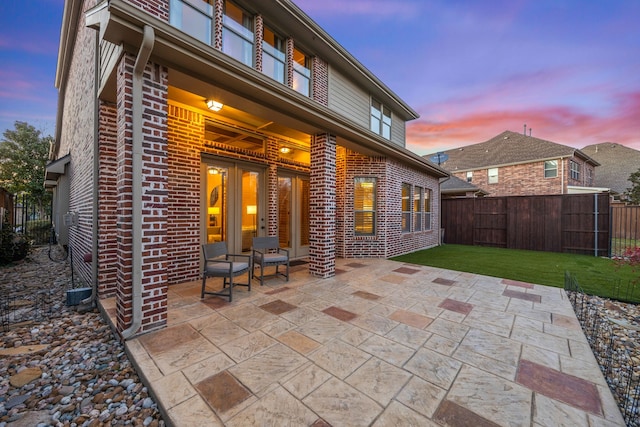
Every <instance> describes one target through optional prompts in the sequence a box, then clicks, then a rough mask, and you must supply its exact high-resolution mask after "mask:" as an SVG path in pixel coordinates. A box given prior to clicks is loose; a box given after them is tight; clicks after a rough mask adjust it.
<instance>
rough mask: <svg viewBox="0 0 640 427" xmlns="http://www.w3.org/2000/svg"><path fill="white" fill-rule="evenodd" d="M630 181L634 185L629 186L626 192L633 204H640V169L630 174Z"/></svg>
mask: <svg viewBox="0 0 640 427" xmlns="http://www.w3.org/2000/svg"><path fill="white" fill-rule="evenodd" d="M629 181H630V182H631V184H632V185H631V187H629V188H627V191H625V192H624V194H625V195H626V196H627V197H628V198H629V201H630V202H631V203H632V204H634V205H640V169H638V170H637V171H635V172H634V173H632V174H631V175H629Z"/></svg>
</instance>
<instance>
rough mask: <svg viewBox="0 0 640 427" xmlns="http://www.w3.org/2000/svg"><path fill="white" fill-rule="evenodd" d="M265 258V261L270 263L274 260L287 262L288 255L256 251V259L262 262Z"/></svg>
mask: <svg viewBox="0 0 640 427" xmlns="http://www.w3.org/2000/svg"><path fill="white" fill-rule="evenodd" d="M262 258H264V263H265V264H269V263H272V262H287V256H286V255H283V254H264V255H263V254H259V253H256V256H255V259H256V261H258V262H260V261H261V260H262Z"/></svg>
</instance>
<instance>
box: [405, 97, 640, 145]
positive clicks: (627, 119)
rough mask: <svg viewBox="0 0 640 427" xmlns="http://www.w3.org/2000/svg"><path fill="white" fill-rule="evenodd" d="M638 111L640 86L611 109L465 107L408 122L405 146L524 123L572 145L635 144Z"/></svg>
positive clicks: (455, 140)
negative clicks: (466, 109)
mask: <svg viewBox="0 0 640 427" xmlns="http://www.w3.org/2000/svg"><path fill="white" fill-rule="evenodd" d="M450 110H452V108H450V109H449V111H450ZM639 117H640V91H638V92H632V93H627V94H621V95H619V96H617V97H616V98H615V107H614V109H613V111H612V113H610V114H608V115H603V116H602V115H596V114H592V113H585V112H583V111H580V110H579V109H578V108H574V107H565V106H552V107H532V108H522V109H518V110H515V109H514V110H508V109H502V110H500V109H493V110H490V111H486V112H478V113H475V112H469V113H463V114H460V115H457V116H456V115H451V116H448V118H443V119H441V120H439V121H429V120H428V119H418V120H416V121H414V122H411V123H409V124H408V126H407V147H408V148H410V149H412V150H414V151H416V152H417V153H419V154H428V153H432V152H435V151H443V150H447V149H451V148H455V147H461V146H465V145H469V144H475V143H478V142H483V141H486V140H488V139H490V138H492V137H494V136H496V135H497V134H499V133H500V132H502V131H504V130H511V131H515V132H522V131H523V130H524V129H523V128H524V124H526V125H527V129H528V130H527V134H528V133H529V129H531V130H532V135H533V136H536V137H538V138H542V139H546V140H550V141H553V142H557V143H559V144H565V145H569V146H572V147H576V148H582V147H584V146H586V145H589V144H595V143H601V142H618V143H620V144H624V145H627V146H629V147H632V148H635V149H640V121H639V120H638V118H639Z"/></svg>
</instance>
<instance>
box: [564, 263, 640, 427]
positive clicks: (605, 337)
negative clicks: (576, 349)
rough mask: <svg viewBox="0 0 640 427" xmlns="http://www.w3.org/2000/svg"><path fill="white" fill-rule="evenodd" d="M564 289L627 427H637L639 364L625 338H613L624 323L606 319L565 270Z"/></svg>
mask: <svg viewBox="0 0 640 427" xmlns="http://www.w3.org/2000/svg"><path fill="white" fill-rule="evenodd" d="M564 289H565V291H567V294H568V295H569V299H570V301H571V305H572V306H573V310H574V311H575V313H576V317H577V318H578V320H579V321H580V324H581V325H582V330H583V331H584V334H585V336H586V337H587V341H588V342H589V345H590V347H591V350H592V351H593V354H594V356H595V357H596V360H597V361H598V364H599V365H600V370H601V371H602V373H603V375H604V377H605V379H606V381H607V384H608V385H609V388H610V389H611V392H612V393H613V397H614V398H615V399H616V402H617V403H618V407H619V408H620V412H621V413H622V416H623V417H624V420H625V422H626V423H627V426H631V427H639V426H640V363H638V362H637V361H636V360H634V359H633V358H632V356H631V354H630V353H629V350H628V349H627V348H626V347H625V341H623V340H618V339H616V335H615V334H616V329H621V328H624V326H622V325H620V324H616V323H613V322H612V321H611V320H610V319H609V318H607V317H606V315H605V313H604V310H603V307H602V306H601V305H598V304H595V303H594V301H593V298H592V297H591V296H589V295H586V294H585V293H584V291H583V290H582V289H581V288H580V285H579V284H578V282H577V280H576V278H575V277H574V276H572V275H571V274H569V273H565V280H564ZM633 332H634V331H630V330H629V331H627V333H628V334H633ZM629 340H631V341H633V338H632V337H629ZM626 342H628V340H627V341H626Z"/></svg>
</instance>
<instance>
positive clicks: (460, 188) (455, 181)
mask: <svg viewBox="0 0 640 427" xmlns="http://www.w3.org/2000/svg"><path fill="white" fill-rule="evenodd" d="M440 192H441V193H442V194H447V195H452V194H466V193H469V192H474V193H479V194H482V195H487V194H489V193H487V192H486V191H484V190H482V189H480V188H478V187H476V186H475V185H473V184H471V183H470V182H467V181H465V180H463V179H460V178H458V177H457V176H455V175H451V177H450V178H449V179H446V180H444V181H442V183H441V184H440Z"/></svg>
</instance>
